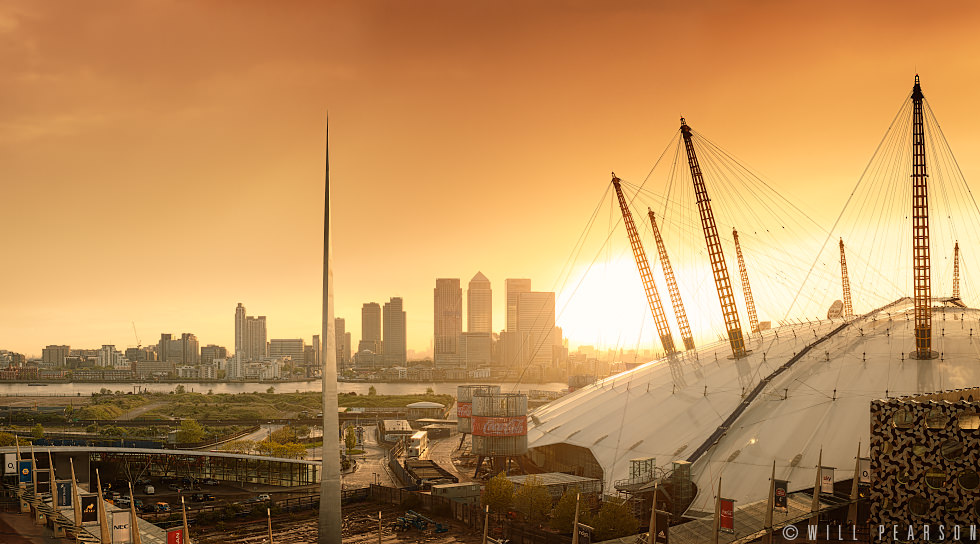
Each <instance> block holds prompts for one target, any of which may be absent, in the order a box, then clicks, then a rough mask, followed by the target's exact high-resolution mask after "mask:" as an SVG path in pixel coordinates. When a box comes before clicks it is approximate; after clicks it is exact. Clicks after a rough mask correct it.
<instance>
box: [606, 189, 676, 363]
mask: <svg viewBox="0 0 980 544" xmlns="http://www.w3.org/2000/svg"><path fill="white" fill-rule="evenodd" d="M612 176H613V178H612V183H613V187H615V188H616V197H617V198H618V199H619V208H620V210H622V212H623V222H624V223H626V233H627V234H628V235H629V238H630V245H631V246H633V258H634V259H636V268H637V269H639V271H640V279H641V280H642V281H643V291H644V292H645V293H646V295H647V303H649V304H650V312H651V313H652V314H653V321H654V323H656V325H657V334H659V335H660V344H661V345H662V346H663V347H664V351H666V352H667V355H671V354H674V353H676V352H677V348H675V347H674V337H673V336H671V334H670V327H669V326H668V325H667V316H666V315H665V314H664V307H663V304H661V302H660V293H658V292H657V286H656V284H654V283H653V274H652V273H651V272H650V263H649V262H647V254H646V252H645V251H643V244H642V243H640V234H639V233H638V232H637V231H636V224H635V223H633V214H632V213H631V212H630V209H629V206H628V205H627V204H626V197H624V196H623V188H622V187H620V185H619V181H620V180H619V178H617V177H616V173H615V172H613V175H612Z"/></svg>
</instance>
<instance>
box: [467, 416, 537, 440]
mask: <svg viewBox="0 0 980 544" xmlns="http://www.w3.org/2000/svg"><path fill="white" fill-rule="evenodd" d="M526 434H527V416H512V417H484V416H473V436H523V435H526Z"/></svg>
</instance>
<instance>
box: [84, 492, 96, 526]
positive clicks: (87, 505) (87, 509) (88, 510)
mask: <svg viewBox="0 0 980 544" xmlns="http://www.w3.org/2000/svg"><path fill="white" fill-rule="evenodd" d="M98 501H99V497H97V496H95V495H82V523H88V522H90V521H99V509H98Z"/></svg>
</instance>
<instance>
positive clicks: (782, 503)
mask: <svg viewBox="0 0 980 544" xmlns="http://www.w3.org/2000/svg"><path fill="white" fill-rule="evenodd" d="M775 484H776V485H775V486H773V487H774V488H775V489H774V490H773V493H774V494H775V496H774V497H773V498H772V506H773V509H774V510H775V509H778V510H779V511H781V512H786V511H788V509H789V500H788V498H787V495H788V490H789V480H776V481H775Z"/></svg>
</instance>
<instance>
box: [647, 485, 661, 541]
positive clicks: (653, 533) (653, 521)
mask: <svg viewBox="0 0 980 544" xmlns="http://www.w3.org/2000/svg"><path fill="white" fill-rule="evenodd" d="M659 485H660V482H659V481H657V482H654V484H653V502H652V503H651V504H650V536H649V538H647V544H657V487H658V486H659Z"/></svg>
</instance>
